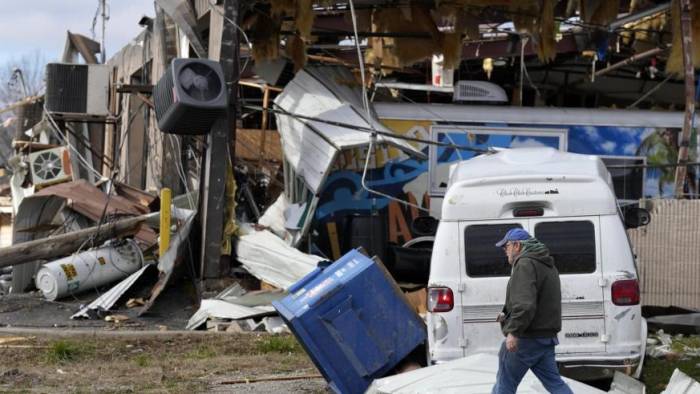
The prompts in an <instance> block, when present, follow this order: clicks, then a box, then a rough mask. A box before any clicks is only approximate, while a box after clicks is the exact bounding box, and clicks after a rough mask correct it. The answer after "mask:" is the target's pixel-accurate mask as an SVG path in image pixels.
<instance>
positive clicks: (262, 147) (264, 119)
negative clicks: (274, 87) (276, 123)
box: [258, 85, 270, 164]
mask: <svg viewBox="0 0 700 394" xmlns="http://www.w3.org/2000/svg"><path fill="white" fill-rule="evenodd" d="M269 105H270V89H268V88H267V85H265V89H264V90H263V110H262V125H261V129H262V136H260V158H259V159H258V164H262V161H263V160H264V159H265V143H266V142H267V141H266V139H267V121H268V119H267V118H268V116H269V114H268V113H267V112H268V111H267V109H268V106H269Z"/></svg>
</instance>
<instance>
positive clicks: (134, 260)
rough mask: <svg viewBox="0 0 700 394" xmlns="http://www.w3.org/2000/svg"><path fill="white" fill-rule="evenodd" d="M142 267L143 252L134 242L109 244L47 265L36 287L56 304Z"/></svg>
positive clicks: (38, 278) (37, 278) (43, 268)
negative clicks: (60, 299) (69, 296)
mask: <svg viewBox="0 0 700 394" xmlns="http://www.w3.org/2000/svg"><path fill="white" fill-rule="evenodd" d="M142 266H143V255H142V254H141V249H139V247H138V245H137V244H136V242H134V241H133V240H127V241H125V242H123V243H119V244H116V243H107V244H105V245H104V246H101V247H99V248H95V249H93V250H88V251H85V252H81V253H77V254H74V255H71V256H68V257H64V258H62V259H59V260H55V261H52V262H50V263H47V264H45V265H44V266H43V267H42V268H41V269H40V270H39V272H37V274H36V287H37V288H38V289H39V290H41V292H42V293H43V294H44V297H46V299H48V300H52V301H53V300H55V299H58V298H61V297H65V296H67V295H69V294H74V293H79V292H81V291H83V290H86V289H91V288H94V287H97V286H102V285H105V284H107V283H110V282H114V281H116V280H118V279H121V278H124V277H127V276H129V275H131V274H133V273H134V272H136V271H138V270H139V268H141V267H142Z"/></svg>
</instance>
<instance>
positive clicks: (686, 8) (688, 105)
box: [675, 0, 695, 198]
mask: <svg viewBox="0 0 700 394" xmlns="http://www.w3.org/2000/svg"><path fill="white" fill-rule="evenodd" d="M678 6H679V7H680V16H681V18H680V19H681V36H682V42H683V68H684V71H685V117H684V118H683V131H682V132H681V138H680V146H679V148H678V167H676V188H675V194H676V198H680V196H681V195H683V183H684V182H685V178H686V176H687V173H688V168H687V166H686V164H687V163H688V147H689V145H690V132H691V130H690V129H691V124H692V119H693V116H694V115H695V74H694V67H693V46H692V44H693V37H692V34H693V33H692V31H691V26H692V24H691V23H692V21H691V17H690V7H691V1H690V0H681V1H679V2H678Z"/></svg>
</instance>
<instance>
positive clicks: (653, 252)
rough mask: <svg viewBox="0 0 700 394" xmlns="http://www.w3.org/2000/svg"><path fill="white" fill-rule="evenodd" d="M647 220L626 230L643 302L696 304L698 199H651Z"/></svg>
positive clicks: (699, 298) (699, 292)
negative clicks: (634, 257)
mask: <svg viewBox="0 0 700 394" xmlns="http://www.w3.org/2000/svg"><path fill="white" fill-rule="evenodd" d="M651 205H652V208H651V209H650V211H651V213H652V216H651V223H650V224H649V225H647V226H644V227H640V228H637V229H634V230H629V235H630V240H631V241H632V245H633V247H634V252H635V254H636V255H637V264H638V268H639V275H640V279H641V283H640V286H641V292H642V303H643V304H644V305H658V306H667V305H675V306H680V307H685V308H700V261H699V258H700V221H698V218H700V201H697V200H652V201H651Z"/></svg>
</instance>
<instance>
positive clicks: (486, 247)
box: [464, 223, 522, 278]
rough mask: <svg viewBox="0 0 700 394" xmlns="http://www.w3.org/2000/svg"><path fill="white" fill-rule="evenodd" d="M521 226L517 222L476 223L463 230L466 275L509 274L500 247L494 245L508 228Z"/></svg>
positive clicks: (508, 267)
mask: <svg viewBox="0 0 700 394" xmlns="http://www.w3.org/2000/svg"><path fill="white" fill-rule="evenodd" d="M516 227H518V228H522V226H521V225H520V224H518V223H506V224H477V225H473V226H468V227H467V228H466V230H464V242H465V246H466V247H465V249H464V250H465V251H466V263H467V275H469V276H471V277H476V278H478V277H488V276H509V275H510V265H509V264H508V258H507V257H506V254H505V252H504V251H503V249H502V248H498V247H496V245H495V244H496V242H498V241H500V240H501V239H502V238H503V236H504V235H506V233H507V232H508V230H510V229H512V228H516Z"/></svg>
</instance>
